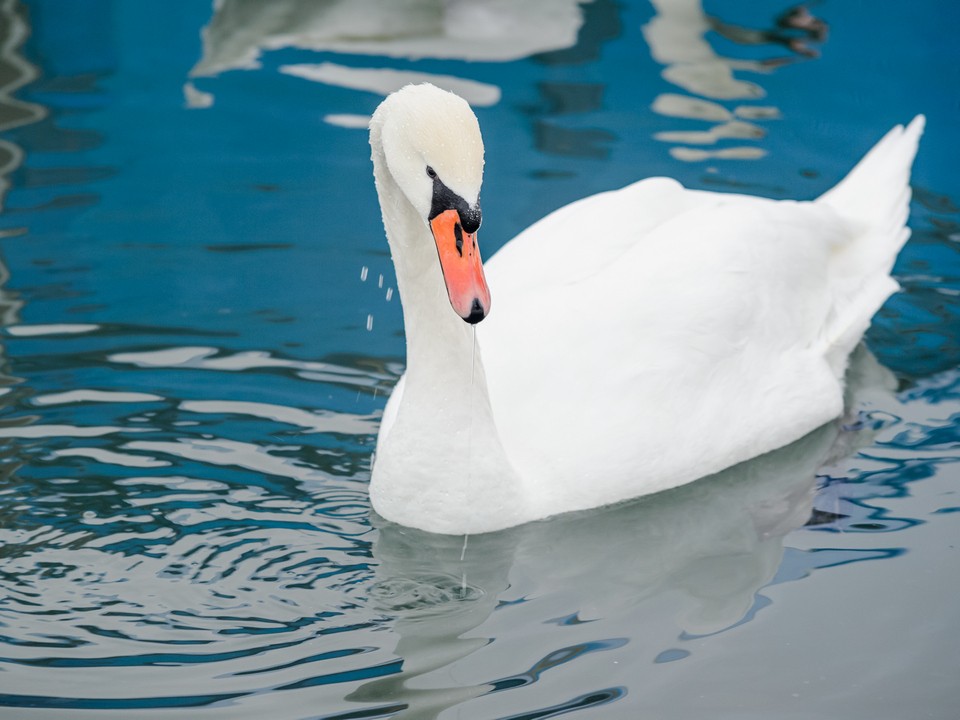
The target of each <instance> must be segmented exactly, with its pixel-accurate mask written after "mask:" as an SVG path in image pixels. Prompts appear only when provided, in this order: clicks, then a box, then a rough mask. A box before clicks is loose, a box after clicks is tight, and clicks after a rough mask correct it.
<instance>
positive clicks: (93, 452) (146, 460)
mask: <svg viewBox="0 0 960 720" xmlns="http://www.w3.org/2000/svg"><path fill="white" fill-rule="evenodd" d="M52 454H53V456H54V457H85V458H90V459H91V460H96V461H97V462H99V463H103V464H105V465H122V466H123V467H132V468H155V467H167V466H169V465H170V463H169V462H167V461H166V460H157V459H156V458H153V457H149V456H145V455H127V454H125V453H118V452H114V451H112V450H104V449H103V448H63V449H62V450H54V451H53V453H52Z"/></svg>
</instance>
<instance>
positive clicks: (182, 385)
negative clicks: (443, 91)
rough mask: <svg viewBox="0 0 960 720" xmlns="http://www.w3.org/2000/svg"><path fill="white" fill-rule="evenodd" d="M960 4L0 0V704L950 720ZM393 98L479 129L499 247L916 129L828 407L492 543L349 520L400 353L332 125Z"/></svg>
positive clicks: (821, 179) (487, 220) (377, 241)
mask: <svg viewBox="0 0 960 720" xmlns="http://www.w3.org/2000/svg"><path fill="white" fill-rule="evenodd" d="M956 15H957V12H956V11H955V10H951V9H949V8H944V7H940V6H939V5H935V4H929V6H928V5H926V4H924V3H921V4H920V5H918V6H916V7H915V8H911V12H910V14H909V16H907V15H905V14H904V11H903V8H897V7H895V6H890V7H886V6H884V7H876V6H875V5H863V4H856V3H852V4H851V3H847V4H840V3H833V2H825V3H820V4H810V5H808V6H805V7H804V6H793V7H792V6H790V5H789V4H787V3H784V4H780V5H771V4H770V3H767V2H759V0H757V1H753V0H751V2H747V3H738V4H736V5H731V4H724V3H718V2H704V3H700V2H697V1H695V0H693V1H691V0H672V1H669V2H668V1H667V0H657V2H653V3H649V4H648V3H645V2H639V1H637V2H634V1H632V0H631V2H625V3H614V2H610V1H608V0H594V1H593V2H579V3H578V2H572V1H570V2H509V1H508V0H483V1H482V2H444V3H440V2H420V1H417V2H402V3H382V2H374V1H373V0H366V1H364V2H356V1H351V2H349V3H347V2H334V1H330V2H318V1H317V2H313V1H311V2H291V1H283V2H279V1H278V2H271V3H259V2H241V1H239V0H224V1H223V2H218V3H212V4H206V3H191V4H182V5H178V6H177V7H176V9H175V10H174V9H172V8H171V7H170V6H169V4H167V3H160V2H152V1H151V2H142V3H115V2H110V1H109V0H83V1H82V2H75V3H74V2H72V3H60V2H55V1H53V0H34V1H31V2H24V3H19V2H12V1H9V0H7V1H5V2H2V3H0V35H2V43H0V197H2V214H0V326H2V327H0V558H2V561H0V667H2V668H3V670H4V672H2V673H0V706H2V707H6V708H7V709H8V710H7V711H8V713H9V714H10V716H11V717H14V716H15V717H24V718H34V717H36V718H41V717H69V718H98V719H99V718H102V717H104V715H105V714H119V715H122V716H124V717H137V718H154V717H157V718H160V717H171V716H175V717H191V718H192V717H203V718H208V717H209V718H216V717H220V718H229V719H230V720H234V719H236V718H262V717H267V716H269V717H276V718H361V717H365V718H376V717H398V718H399V717H403V718H434V717H442V718H449V717H463V718H468V717H469V718H494V717H496V718H534V717H538V718H539V717H559V716H562V715H583V716H584V717H591V716H595V717H641V716H645V715H650V716H655V717H665V718H673V717H676V718H697V717H704V718H706V717H710V718H715V717H722V718H723V717H731V718H733V717H736V718H750V717H756V718H767V717H798V718H799V717H844V718H858V717H885V716H898V717H899V716H904V715H908V714H909V715H920V716H924V715H926V716H929V717H937V718H939V717H943V718H947V717H951V716H952V713H953V708H954V706H955V703H956V699H957V697H956V691H955V689H954V685H955V674H956V671H955V669H956V667H957V664H958V662H960V655H958V651H957V649H956V647H955V643H954V642H953V641H952V638H953V637H955V635H956V632H957V629H958V628H957V615H956V612H955V609H954V607H953V604H954V603H952V600H951V598H953V597H955V594H956V591H957V574H956V572H954V570H953V569H954V568H955V566H956V562H955V557H954V554H955V550H954V548H955V545H956V538H957V529H956V522H957V518H958V517H960V515H958V513H957V512H956V510H957V507H958V506H960V504H958V502H957V495H956V485H957V480H958V474H957V470H956V461H957V459H958V457H960V455H958V447H960V446H958V442H960V438H958V427H960V425H958V422H957V417H960V407H958V402H960V395H958V387H960V384H958V375H957V371H956V368H957V365H958V362H960V346H958V344H957V337H958V323H957V318H958V316H960V308H958V305H957V298H958V296H960V256H958V252H957V241H958V239H960V226H958V219H957V212H958V210H957V198H958V196H960V188H958V187H957V180H956V173H955V168H956V165H957V159H958V158H957V150H956V144H955V143H954V142H953V139H952V135H953V132H954V128H956V127H957V126H958V121H960V117H958V112H960V111H958V108H957V106H956V104H955V102H954V98H953V94H952V93H951V92H949V89H950V88H952V87H956V86H958V83H960V77H958V73H960V70H958V68H960V65H958V64H957V63H956V62H955V59H956V51H955V48H954V45H955V40H954V37H953V35H952V30H951V29H952V27H953V23H952V22H951V20H955V19H956V17H955V16H956ZM411 79H430V80H431V81H434V82H437V83H439V84H446V85H447V86H449V87H453V88H456V89H457V90H459V91H460V92H461V93H463V94H464V95H465V96H467V97H468V98H469V99H470V100H471V101H472V102H473V104H474V105H475V108H476V110H477V114H478V116H479V118H480V122H481V125H482V127H483V130H484V134H485V139H486V143H487V169H486V184H485V188H484V208H485V217H484V228H483V242H484V243H485V245H486V247H487V248H488V252H492V251H493V250H494V249H495V248H497V247H499V246H500V245H502V244H503V242H505V241H506V240H508V239H509V238H510V237H512V236H513V235H515V234H516V233H517V232H518V231H519V230H521V229H522V228H523V227H525V226H526V225H527V224H529V223H530V222H532V221H533V220H535V219H537V218H539V217H541V216H542V215H544V214H545V213H546V212H549V211H550V210H552V209H554V208H555V207H558V206H560V205H563V204H565V203H567V202H570V201H572V200H573V199H575V198H577V197H581V196H583V195H586V194H589V193H591V192H595V191H598V190H605V189H610V188H613V187H617V186H619V185H623V184H625V183H626V182H629V181H631V180H634V179H636V178H637V177H640V176H643V175H656V174H664V175H671V176H674V177H677V178H679V179H680V180H682V181H683V182H684V183H686V184H687V185H688V186H691V187H699V188H707V189H714V190H732V191H737V192H750V193H758V194H762V195H768V196H773V197H801V198H809V197H813V196H815V195H817V194H818V193H819V192H822V191H823V190H825V189H827V188H828V187H829V186H830V185H831V184H832V183H833V182H834V181H835V180H836V179H838V178H839V177H840V176H841V175H842V174H843V173H844V172H845V171H846V170H847V169H848V168H849V166H850V165H851V163H852V162H853V161H854V160H855V159H856V158H857V157H859V155H860V154H861V153H862V152H863V151H864V150H866V149H867V148H868V147H869V146H870V145H871V144H872V143H873V142H874V141H875V140H876V139H877V138H878V137H879V136H880V135H881V134H882V133H883V132H884V131H885V130H886V129H887V128H888V127H890V126H892V125H893V124H895V123H898V122H903V121H904V120H907V119H909V118H910V117H912V116H913V115H914V114H915V113H916V112H924V113H926V114H927V116H928V126H929V130H928V132H927V134H926V136H925V138H924V143H923V146H922V149H921V153H920V157H919V158H918V163H917V167H916V175H915V193H914V198H915V202H914V204H913V209H912V211H913V215H912V219H911V225H912V227H913V237H912V239H911V241H910V243H909V244H908V245H907V247H906V249H905V251H904V253H903V255H902V256H901V258H900V261H899V263H898V266H897V270H896V273H897V277H898V279H899V280H900V282H901V284H902V285H903V288H904V291H903V292H902V293H900V294H898V295H896V296H895V297H893V298H891V300H890V301H889V302H888V304H887V305H886V306H885V308H884V309H883V311H882V312H881V313H880V315H879V316H878V317H877V318H876V320H875V323H874V326H873V327H872V328H871V330H870V333H869V335H868V338H867V341H868V344H869V346H870V347H871V349H872V350H873V352H874V353H875V355H876V357H877V359H878V360H879V363H880V364H879V365H878V364H877V363H875V362H873V361H872V360H871V359H870V357H869V356H868V355H866V354H864V355H863V356H862V357H861V358H860V360H859V361H858V365H857V368H856V374H855V376H854V379H852V381H851V385H852V387H856V388H857V391H856V393H854V394H853V396H852V397H851V398H850V401H849V406H850V410H849V414H848V415H847V416H846V417H845V418H843V419H842V420H841V421H840V422H839V423H837V424H836V425H832V426H829V427H827V428H824V429H822V430H821V431H819V432H818V433H815V434H814V435H811V436H809V437H807V438H805V439H804V440H803V441H801V442H800V443H798V444H796V445H794V446H791V447H789V448H786V449H784V450H782V451H780V452H778V453H775V454H773V455H771V456H768V457H765V458H761V459H760V460H758V461H757V462H754V463H751V464H749V465H747V466H744V467H741V468H737V469H735V470H733V471H730V472H728V473H725V474H724V475H723V476H721V477H718V478H713V479H711V480H709V481H705V482H702V483H697V484H694V485H691V486H689V487H685V488H681V489H679V490H677V491H674V492H671V493H668V494H665V495H662V496H656V497H651V498H645V499H642V500H640V501H637V502H634V503H630V504H627V505H624V506H620V507H615V508H608V509H605V510H600V511H596V512H591V513H585V514H580V515H574V516H569V517H563V518H556V519H553V520H550V521H546V522H542V523H536V524H532V525H529V526H525V527H521V528H516V529H513V530H510V531H506V532H503V533H497V534H494V535H489V536H479V537H470V538H468V539H466V541H464V539H463V538H444V537H432V536H427V535H424V534H422V533H418V532H415V531H410V530H406V529H404V528H400V527H397V526H393V525H389V524H385V523H383V522H382V521H380V520H379V519H377V518H371V516H370V510H369V504H368V501H367V494H366V482H367V479H368V477H369V466H370V456H371V452H372V450H373V443H374V438H375V435H376V430H377V426H378V422H379V416H380V412H381V410H382V407H383V404H384V402H385V397H386V395H387V394H388V393H389V391H390V389H391V387H392V386H393V384H394V382H395V381H396V379H397V378H398V377H399V375H400V373H401V372H402V370H403V336H402V326H401V318H400V312H399V306H398V298H397V296H396V292H395V289H394V287H395V286H394V280H393V274H392V267H391V264H390V260H389V257H388V255H387V251H386V245H385V242H384V239H383V232H382V228H381V226H380V219H379V213H378V212H377V205H376V197H375V194H374V191H373V185H372V182H371V176H370V168H369V149H368V146H367V143H366V136H365V133H364V131H363V130H362V129H360V127H361V126H362V125H363V123H364V122H365V118H366V117H367V116H368V115H369V114H370V113H371V112H372V111H373V109H374V108H375V107H376V105H377V103H378V102H379V100H380V98H381V97H382V94H383V93H385V92H388V91H389V90H390V89H392V88H393V87H396V85H397V84H398V83H402V82H407V81H409V80H411ZM881 366H885V367H886V368H889V369H890V371H892V373H891V372H890V371H888V370H884V369H883V368H882V367H881ZM107 711H112V712H110V713H107Z"/></svg>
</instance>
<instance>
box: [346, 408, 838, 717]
mask: <svg viewBox="0 0 960 720" xmlns="http://www.w3.org/2000/svg"><path fill="white" fill-rule="evenodd" d="M837 435H838V429H837V426H836V425H830V426H826V427H823V428H821V429H820V430H818V431H816V432H814V433H812V434H811V435H808V436H807V437H805V438H803V439H802V440H800V441H798V442H796V443H794V444H793V445H790V446H789V447H786V448H783V449H781V450H779V451H777V452H774V453H771V454H769V455H766V456H764V457H761V458H758V459H756V460H754V461H752V462H749V463H745V464H743V465H740V466H738V467H735V468H732V469H730V470H728V471H726V472H724V473H721V474H719V475H716V476H714V477H712V478H708V479H705V480H703V481H700V482H697V483H694V484H692V485H687V486H684V487H681V488H678V489H676V490H673V491H670V492H666V493H662V494H659V495H654V496H650V497H647V498H642V499H640V500H639V501H634V502H631V503H628V504H624V505H620V506H617V507H613V508H607V509H603V510H599V511H592V512H585V513H576V514H572V515H565V516H560V517H556V518H553V519H551V520H548V521H544V522H538V523H531V524H528V525H524V526H521V527H517V528H512V529H510V530H506V531H502V532H498V533H492V534H486V535H479V536H472V537H469V538H467V539H466V543H465V541H464V538H463V537H452V536H440V535H432V534H429V533H424V532H421V531H417V530H412V529H409V528H404V527H401V526H398V525H393V524H389V523H386V522H385V521H380V524H381V526H380V535H379V538H378V539H377V541H376V542H375V545H374V555H375V557H376V558H377V559H378V560H379V563H380V565H379V567H378V568H377V570H376V579H375V581H374V584H373V585H372V586H371V587H370V589H369V602H370V603H371V604H373V605H374V606H375V607H377V608H378V609H380V610H382V611H383V612H386V613H389V614H391V615H394V616H395V617H396V618H397V620H396V623H395V631H396V632H397V634H398V635H399V636H400V639H399V642H398V643H397V646H396V650H395V653H396V654H397V655H398V656H400V657H401V658H402V659H403V671H402V672H401V673H399V674H396V675H391V676H389V677H385V678H381V679H377V680H373V681H371V682H368V683H366V684H364V685H363V686H361V687H360V688H359V689H357V690H356V691H355V692H354V693H353V694H351V695H350V696H349V697H348V699H350V700H353V701H357V702H369V703H372V702H396V703H401V704H402V705H404V706H405V707H406V711H405V712H404V713H403V714H401V715H398V716H397V717H404V718H433V717H436V716H437V714H438V713H439V712H440V711H441V710H443V709H446V708H448V707H452V706H454V705H456V704H458V703H460V702H463V701H464V700H467V699H470V698H474V697H477V696H480V695H483V694H486V693H491V692H496V691H498V690H500V689H507V687H510V686H512V683H511V682H506V679H505V678H498V677H496V676H491V677H490V678H489V680H488V681H487V682H482V683H477V684H466V685H463V686H457V687H441V688H436V689H433V688H429V686H428V684H427V683H425V682H424V681H419V682H415V683H412V681H414V679H416V678H420V677H421V676H423V675H425V674H427V673H430V672H433V671H442V670H443V672H441V673H440V674H439V675H438V676H436V677H438V678H444V679H445V680H449V678H450V675H451V673H450V671H449V670H445V669H447V668H449V666H450V665H451V664H453V663H455V662H457V661H459V660H461V659H464V658H466V657H467V656H469V655H472V654H474V653H477V652H478V651H484V654H485V655H486V658H485V663H483V665H484V667H486V668H500V669H505V668H509V667H511V666H512V665H513V660H514V659H515V658H513V657H512V656H507V655H505V653H511V652H516V653H519V654H520V656H521V657H522V650H519V649H518V648H517V647H516V646H515V645H513V644H512V643H511V642H510V638H509V634H508V637H502V636H498V635H497V634H496V633H491V637H487V636H486V633H485V632H484V631H483V630H482V629H481V630H479V631H478V632H475V633H471V631H473V630H476V629H477V628H479V627H480V626H482V625H483V624H484V623H485V622H487V621H488V620H489V619H490V618H491V616H492V615H493V614H494V613H495V611H498V610H501V609H505V608H510V607H511V606H512V605H514V604H517V603H519V604H524V603H526V601H527V600H528V599H532V598H534V597H535V598H536V599H537V602H536V603H534V604H533V605H535V606H536V610H535V612H536V613H537V616H536V617H535V618H527V623H532V624H543V623H553V624H566V625H576V624H588V623H590V622H591V621H594V620H601V619H609V618H613V619H615V623H614V624H615V625H617V626H620V627H623V626H627V625H629V626H631V627H634V628H636V630H637V631H636V632H635V633H634V634H635V635H637V636H642V635H643V634H644V632H645V630H650V629H654V628H657V629H658V631H657V634H659V635H662V634H663V633H664V631H665V632H666V635H667V636H671V637H673V638H676V637H678V636H683V635H687V636H702V635H707V634H712V633H716V632H718V631H720V630H723V629H725V628H729V627H730V626H732V625H735V624H737V623H739V622H740V621H741V620H742V619H743V618H744V617H745V616H746V615H747V614H748V613H749V612H750V610H751V608H752V607H753V605H754V602H755V596H756V594H757V592H758V591H759V590H760V589H761V588H763V587H764V586H765V585H767V584H769V583H770V582H771V580H772V579H773V578H774V576H775V574H776V572H777V569H778V567H779V565H780V561H781V557H782V555H783V540H784V536H785V535H786V534H787V533H789V532H790V531H792V530H794V529H796V528H798V527H801V526H802V525H804V523H806V522H807V520H808V519H809V518H810V515H811V508H812V501H813V495H814V491H815V487H816V480H815V473H816V471H817V468H818V467H819V466H820V465H821V463H822V462H823V461H824V460H825V459H826V458H827V457H828V455H829V453H830V450H831V447H833V445H834V441H835V440H836V438H837ZM609 558H616V559H617V560H616V562H610V561H608V560H606V559H609ZM664 599H667V600H668V601H667V602H666V603H664V602H663V600H664ZM516 622H517V618H516V617H515V618H513V620H512V621H511V623H510V626H511V627H512V626H514V625H515V624H516ZM493 637H498V638H499V639H498V643H497V644H496V645H491V643H492V642H493ZM622 642H625V641H622ZM488 645H490V647H489V648H487V646H488ZM485 649H486V650H485ZM568 650H570V649H569V648H568ZM661 650H665V649H664V648H661ZM673 652H674V653H677V652H679V653H680V655H679V656H682V655H683V654H684V653H685V652H686V651H673ZM657 655H658V657H659V656H661V655H663V652H661V653H658V654H657ZM652 659H653V658H651V660H652ZM498 660H499V662H498ZM491 672H495V670H491ZM530 672H533V670H531V671H530ZM527 674H529V673H527ZM534 679H535V678H534ZM528 681H530V682H532V680H528ZM414 685H415V686H416V687H415V688H414V687H413V686H414Z"/></svg>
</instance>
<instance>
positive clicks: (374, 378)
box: [107, 347, 390, 387]
mask: <svg viewBox="0 0 960 720" xmlns="http://www.w3.org/2000/svg"><path fill="white" fill-rule="evenodd" d="M217 352H218V350H217V349H216V348H211V347H181V348H167V349H166V350H148V351H144V352H127V353H115V354H113V355H110V356H108V358H107V359H108V360H109V361H110V362H115V363H120V364H125V365H136V366H137V367H141V368H196V369H201V370H225V371H228V372H241V371H244V370H258V369H267V368H286V369H291V370H297V371H300V372H299V375H300V377H302V378H304V379H307V380H317V381H319V382H339V383H347V384H350V385H354V386H361V387H375V386H376V385H378V384H379V383H380V382H383V381H385V380H389V379H390V377H389V376H387V375H384V374H374V373H371V372H367V371H363V370H356V369H354V368H349V367H344V366H343V365H334V364H332V363H323V362H310V361H301V360H285V359H282V358H276V357H273V356H272V355H270V354H269V353H267V352H263V351H259V350H258V351H248V352H240V353H235V354H233V355H225V356H222V357H211V356H213V355H216V354H217Z"/></svg>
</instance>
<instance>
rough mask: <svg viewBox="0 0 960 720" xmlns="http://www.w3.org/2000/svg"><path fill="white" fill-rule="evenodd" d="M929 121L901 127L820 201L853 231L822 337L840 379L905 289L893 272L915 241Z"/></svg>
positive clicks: (840, 258)
mask: <svg viewBox="0 0 960 720" xmlns="http://www.w3.org/2000/svg"><path fill="white" fill-rule="evenodd" d="M924 123H925V119H924V117H923V115H918V116H917V117H915V118H914V119H913V121H912V122H911V123H910V124H909V125H907V127H906V128H904V127H903V126H902V125H897V126H896V127H895V128H893V129H892V130H891V131H890V132H888V133H887V134H886V135H885V136H884V137H883V139H882V140H880V142H878V143H877V144H876V145H875V146H874V147H873V149H872V150H870V152H868V153H867V154H866V156H864V158H863V159H862V160H861V161H860V162H859V163H857V165H856V167H854V168H853V170H851V171H850V173H849V174H848V175H847V176H846V177H845V178H844V179H843V180H841V181H840V183H839V184H837V185H836V186H835V187H834V188H833V189H832V190H829V191H828V192H826V193H824V194H823V195H822V196H821V197H820V198H819V199H817V201H816V202H817V203H818V204H823V205H826V206H829V207H830V208H832V209H833V210H834V211H835V212H836V213H837V214H838V215H839V216H840V217H841V218H842V219H843V220H844V221H845V222H846V224H847V225H848V226H849V228H850V232H849V233H848V234H847V238H846V241H845V242H844V243H843V244H842V245H841V246H838V247H836V248H834V258H833V260H832V264H831V267H830V285H831V289H832V291H833V295H834V302H833V308H834V310H833V316H832V318H831V321H830V322H829V323H828V324H827V327H826V328H825V332H824V334H823V336H822V341H823V344H824V348H823V350H824V353H825V355H826V357H827V359H828V361H829V362H830V364H831V366H833V368H834V370H835V372H836V373H837V375H838V377H839V376H841V375H842V373H843V371H844V369H845V367H846V358H847V355H848V354H849V353H850V352H851V351H852V350H853V348H854V347H855V346H856V344H857V342H859V340H860V337H861V336H862V334H863V333H864V331H866V329H867V327H868V326H869V324H870V319H871V318H872V317H873V315H874V314H875V313H876V312H877V310H879V309H880V306H881V305H882V304H883V303H884V301H885V300H886V299H887V298H888V297H889V296H890V295H892V294H893V293H894V292H896V291H897V289H898V288H899V285H898V284H897V282H896V281H895V280H893V279H892V278H891V277H890V272H891V271H892V269H893V265H894V263H895V262H896V259H897V253H898V252H900V249H901V248H902V247H903V245H904V243H906V241H907V239H908V238H909V237H910V230H909V228H907V227H906V222H907V217H908V215H909V212H910V170H911V167H912V166H913V159H914V157H915V156H916V154H917V146H918V144H919V141H920V136H921V134H922V133H923V126H924Z"/></svg>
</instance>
